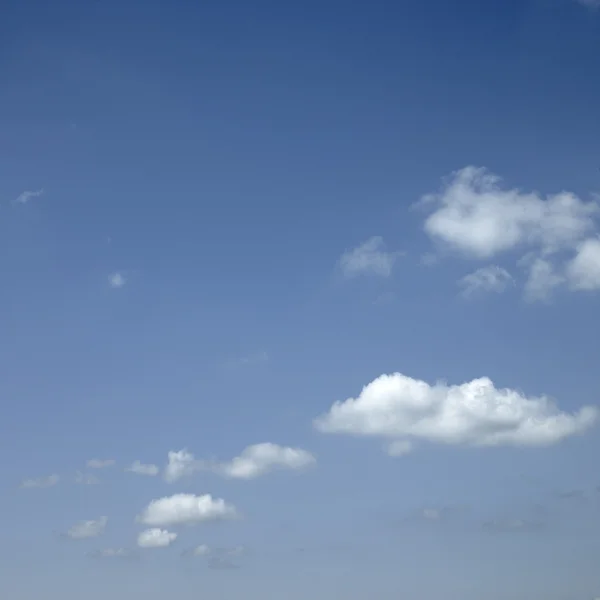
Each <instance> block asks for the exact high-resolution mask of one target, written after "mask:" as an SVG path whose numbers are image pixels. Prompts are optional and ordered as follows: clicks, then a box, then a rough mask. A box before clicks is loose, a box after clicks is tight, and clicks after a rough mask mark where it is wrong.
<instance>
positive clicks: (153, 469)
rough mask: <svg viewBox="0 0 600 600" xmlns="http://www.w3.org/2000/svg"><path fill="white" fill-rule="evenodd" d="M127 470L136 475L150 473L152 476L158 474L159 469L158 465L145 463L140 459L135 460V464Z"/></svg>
mask: <svg viewBox="0 0 600 600" xmlns="http://www.w3.org/2000/svg"><path fill="white" fill-rule="evenodd" d="M125 470H126V471H129V472H130V473H135V474H136V475H148V476H150V477H154V476H156V475H158V471H159V469H158V467H157V466H156V465H145V464H144V463H142V462H140V461H139V460H136V461H134V462H133V464H132V465H131V466H130V467H127V468H126V469H125Z"/></svg>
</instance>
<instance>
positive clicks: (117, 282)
mask: <svg viewBox="0 0 600 600" xmlns="http://www.w3.org/2000/svg"><path fill="white" fill-rule="evenodd" d="M126 283H127V279H125V275H123V273H112V274H111V275H109V276H108V284H109V285H110V287H111V288H122V287H123V286H124V285H125V284H126Z"/></svg>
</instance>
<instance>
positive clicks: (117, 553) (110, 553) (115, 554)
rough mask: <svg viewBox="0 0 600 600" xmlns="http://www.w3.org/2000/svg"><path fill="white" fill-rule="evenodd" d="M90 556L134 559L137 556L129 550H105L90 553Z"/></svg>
mask: <svg viewBox="0 0 600 600" xmlns="http://www.w3.org/2000/svg"><path fill="white" fill-rule="evenodd" d="M88 556H91V557H92V558H132V557H133V556H135V554H134V552H133V551H132V550H129V549H128V548H104V549H102V550H93V551H92V552H88Z"/></svg>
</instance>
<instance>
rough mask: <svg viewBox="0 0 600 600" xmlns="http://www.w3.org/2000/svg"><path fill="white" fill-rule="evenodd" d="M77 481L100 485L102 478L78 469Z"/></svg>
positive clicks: (80, 483) (82, 483)
mask: <svg viewBox="0 0 600 600" xmlns="http://www.w3.org/2000/svg"><path fill="white" fill-rule="evenodd" d="M75 483H78V484H79V485H98V484H99V483H100V480H99V479H98V478H97V477H96V476H95V475H92V474H91V473H82V472H81V471H77V473H75Z"/></svg>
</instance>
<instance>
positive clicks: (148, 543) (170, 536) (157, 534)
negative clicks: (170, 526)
mask: <svg viewBox="0 0 600 600" xmlns="http://www.w3.org/2000/svg"><path fill="white" fill-rule="evenodd" d="M176 539H177V534H176V533H172V532H170V531H167V530H166V529H158V528H153V529H146V530H145V531H142V532H141V533H140V534H139V535H138V539H137V543H138V546H139V547H140V548H165V547H166V546H170V545H171V544H172V543H173V542H174V541H175V540H176Z"/></svg>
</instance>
